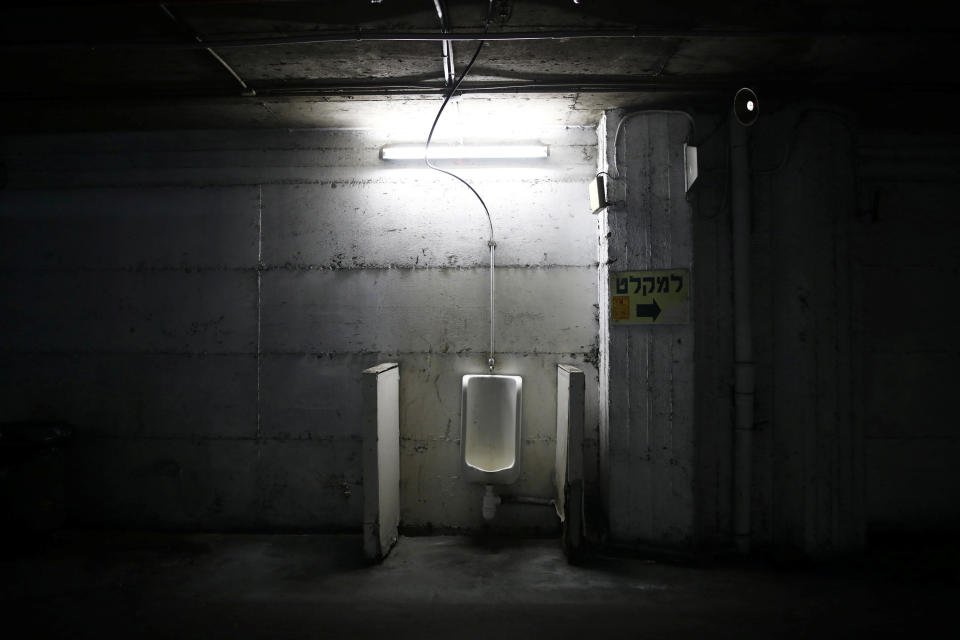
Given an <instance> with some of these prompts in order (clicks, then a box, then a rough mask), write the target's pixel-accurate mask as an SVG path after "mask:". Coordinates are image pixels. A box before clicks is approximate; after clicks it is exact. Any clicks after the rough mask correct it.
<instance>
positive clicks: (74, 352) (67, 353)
mask: <svg viewBox="0 0 960 640" xmlns="http://www.w3.org/2000/svg"><path fill="white" fill-rule="evenodd" d="M486 352H487V348H486V347H478V348H476V349H472V348H471V349H460V350H458V351H440V350H436V351H435V350H432V349H431V350H427V351H377V350H370V349H361V350H357V351H260V350H258V351H171V350H155V351H150V350H142V351H134V350H130V351H123V350H109V351H106V350H101V349H97V350H89V351H81V350H78V349H63V350H54V349H45V350H26V349H0V357H5V356H6V357H19V356H63V357H74V356H100V357H114V356H174V357H181V356H192V357H197V358H206V357H248V358H258V357H259V358H263V357H267V356H298V357H301V356H310V357H317V358H324V357H326V358H334V357H337V356H377V357H384V358H386V357H394V356H421V355H435V356H474V355H476V354H478V353H479V354H485V353H486ZM497 353H500V354H503V355H505V356H519V357H528V356H558V357H577V356H583V357H584V358H585V359H590V358H592V357H593V355H594V354H593V349H590V350H589V351H535V350H531V351H498V352H497Z"/></svg>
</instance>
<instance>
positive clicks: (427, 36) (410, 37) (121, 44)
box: [0, 28, 957, 50]
mask: <svg viewBox="0 0 960 640" xmlns="http://www.w3.org/2000/svg"><path fill="white" fill-rule="evenodd" d="M956 35H957V34H956V32H955V31H949V30H942V31H936V30H931V31H903V30H887V31H839V30H838V31H813V30H798V31H787V30H778V31H759V30H737V29H653V28H637V29H571V30H552V31H512V32H500V33H485V32H481V31H473V32H459V33H457V32H449V33H442V32H441V33H433V32H383V31H364V30H362V29H357V30H355V31H350V32H342V31H341V32H337V33H319V34H310V35H302V36H275V37H269V38H241V39H229V40H227V39H225V40H205V41H204V42H182V41H166V40H164V41H145V40H115V41H109V40H108V41H89V42H85V41H34V42H11V41H9V40H8V41H6V42H3V43H0V49H56V48H67V49H76V48H82V49H160V50H166V49H169V50H176V49H207V48H210V47H215V48H217V49H225V48H238V47H270V46H281V45H301V44H302V45H307V44H322V43H326V42H443V41H444V40H447V41H451V42H454V41H479V40H488V41H491V42H497V41H516V40H576V39H584V38H587V39H589V38H594V39H596V38H599V39H605V38H624V39H631V38H635V39H644V38H654V39H657V38H730V39H755V38H761V39H762V38H872V39H876V38H885V37H896V38H911V39H927V38H931V37H950V38H953V37H956Z"/></svg>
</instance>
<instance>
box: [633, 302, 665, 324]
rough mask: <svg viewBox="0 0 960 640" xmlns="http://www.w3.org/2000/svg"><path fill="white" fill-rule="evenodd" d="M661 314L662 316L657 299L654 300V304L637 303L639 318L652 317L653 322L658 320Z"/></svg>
mask: <svg viewBox="0 0 960 640" xmlns="http://www.w3.org/2000/svg"><path fill="white" fill-rule="evenodd" d="M659 316H660V305H658V304H657V301H656V300H654V301H653V304H638V305H637V317H638V318H650V321H651V322H656V321H657V318H658V317H659Z"/></svg>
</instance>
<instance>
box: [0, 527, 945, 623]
mask: <svg viewBox="0 0 960 640" xmlns="http://www.w3.org/2000/svg"><path fill="white" fill-rule="evenodd" d="M360 549H361V542H360V538H359V536H352V535H340V536H331V535H237V534H190V535H184V534H156V533H96V532H83V531H62V532H58V533H56V534H54V535H52V536H50V537H47V538H44V539H42V540H39V541H34V542H33V543H32V544H31V545H29V546H28V547H25V546H24V545H23V543H16V544H14V543H8V544H7V545H6V546H5V549H4V552H3V555H2V557H0V575H2V578H0V595H2V601H3V604H4V609H5V610H6V612H5V613H4V614H3V628H4V629H5V630H6V631H9V630H10V629H11V628H13V629H18V628H19V629H21V630H18V631H17V632H16V633H14V634H12V635H11V634H8V633H6V632H4V633H3V636H4V637H7V638H15V637H16V638H19V637H49V636H55V637H70V638H77V637H89V638H94V637H96V638H102V637H116V636H122V637H137V638H140V637H156V638H384V639H393V638H438V637H444V638H448V637H453V638H498V639H499V638H538V637H539V638H547V637H551V638H584V637H590V638H664V637H670V638H675V637H690V638H693V637H696V638H706V637H709V638H716V637H721V638H744V637H757V638H773V637H777V638H782V637H788V638H820V637H844V638H854V637H856V638H867V637H877V636H883V637H893V636H904V637H916V638H931V637H943V638H956V637H960V622H958V620H957V618H956V617H955V614H956V613H957V610H958V607H960V546H958V545H957V544H953V543H941V544H938V545H936V546H930V547H927V548H924V549H918V548H917V547H910V548H906V547H901V548H896V547H885V548H883V549H880V550H877V551H874V552H871V553H869V554H866V555H865V556H863V557H861V558H858V559H857V560H855V561H853V562H847V563H845V564H844V565H843V566H837V565H833V566H831V567H820V568H810V567H806V568H794V569H775V568H773V567H771V566H769V565H767V564H764V563H761V562H749V563H748V562H744V561H740V560H735V559H726V560H713V561H711V562H709V563H704V562H700V563H698V564H697V565H696V566H691V565H689V564H688V565H686V566H682V565H676V564H664V563H662V562H654V561H650V560H644V559H641V558H636V557H615V556H612V555H597V554H594V555H591V556H590V557H588V558H587V559H586V560H585V561H584V562H583V563H582V564H581V565H579V566H571V565H569V564H567V562H566V560H565V558H564V556H563V554H562V553H561V551H560V546H559V542H558V541H557V540H543V539H535V540H516V539H497V538H486V539H482V540H481V539H470V538H463V537H447V536H437V537H404V538H402V539H401V540H400V542H399V544H398V546H397V547H396V548H395V549H394V551H393V553H392V554H391V555H390V557H389V558H387V560H386V561H385V562H384V563H383V564H382V565H378V566H368V565H366V564H365V563H364V562H363V561H362V560H361V559H360V555H361V554H360ZM13 625H19V627H18V626H13Z"/></svg>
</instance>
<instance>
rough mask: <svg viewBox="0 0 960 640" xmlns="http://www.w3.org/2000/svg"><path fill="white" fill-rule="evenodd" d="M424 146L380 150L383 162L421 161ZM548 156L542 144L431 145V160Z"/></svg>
mask: <svg viewBox="0 0 960 640" xmlns="http://www.w3.org/2000/svg"><path fill="white" fill-rule="evenodd" d="M424 149H425V147H424V145H422V144H420V145H417V144H398V145H388V146H386V147H384V148H383V149H381V150H380V158H381V159H383V160H423V156H424ZM549 155H550V148H549V147H548V146H546V145H542V144H480V145H453V144H448V145H444V144H431V145H430V159H431V160H535V159H538V158H539V159H542V158H546V157H548V156H549Z"/></svg>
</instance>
